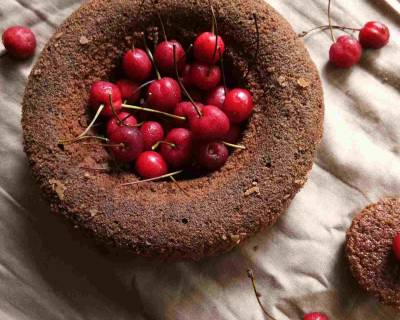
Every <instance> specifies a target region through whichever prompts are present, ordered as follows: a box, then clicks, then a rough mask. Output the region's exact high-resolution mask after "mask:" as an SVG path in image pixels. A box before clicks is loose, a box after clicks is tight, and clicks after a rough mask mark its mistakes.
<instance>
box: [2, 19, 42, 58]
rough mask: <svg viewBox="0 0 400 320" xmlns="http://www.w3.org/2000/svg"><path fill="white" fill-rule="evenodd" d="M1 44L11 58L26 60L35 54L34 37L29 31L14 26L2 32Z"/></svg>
mask: <svg viewBox="0 0 400 320" xmlns="http://www.w3.org/2000/svg"><path fill="white" fill-rule="evenodd" d="M3 44H4V47H5V48H6V50H7V52H8V53H9V54H10V55H11V56H12V57H14V58H17V59H27V58H29V57H31V56H33V54H34V53H35V49H36V37H35V35H34V34H33V32H32V31H31V29H29V28H26V27H22V26H14V27H10V28H8V29H6V31H4V33H3Z"/></svg>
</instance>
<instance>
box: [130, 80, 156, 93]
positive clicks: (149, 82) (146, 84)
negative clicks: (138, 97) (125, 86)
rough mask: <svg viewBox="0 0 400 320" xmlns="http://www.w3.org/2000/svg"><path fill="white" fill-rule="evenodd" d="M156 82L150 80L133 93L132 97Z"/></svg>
mask: <svg viewBox="0 0 400 320" xmlns="http://www.w3.org/2000/svg"><path fill="white" fill-rule="evenodd" d="M154 81H156V80H149V81H147V82H145V83H143V84H141V85H140V86H139V87H138V88H137V89H136V90H135V91H133V93H132V95H135V94H136V93H137V92H139V91H140V90H142V89H143V88H144V87H146V86H148V85H149V84H151V83H153V82H154Z"/></svg>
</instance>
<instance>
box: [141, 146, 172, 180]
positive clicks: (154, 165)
mask: <svg viewBox="0 0 400 320" xmlns="http://www.w3.org/2000/svg"><path fill="white" fill-rule="evenodd" d="M135 169H136V172H137V173H138V174H139V175H140V176H141V177H142V178H144V179H152V178H157V177H161V176H163V175H165V174H166V173H167V172H168V165H167V163H166V162H165V160H164V159H163V157H162V156H161V155H160V154H159V153H158V152H155V151H145V152H143V153H141V154H140V155H139V157H138V158H137V160H136V164H135Z"/></svg>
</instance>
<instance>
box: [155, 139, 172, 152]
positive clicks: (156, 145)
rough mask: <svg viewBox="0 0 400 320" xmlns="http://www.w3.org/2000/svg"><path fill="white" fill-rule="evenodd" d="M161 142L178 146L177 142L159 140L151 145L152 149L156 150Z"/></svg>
mask: <svg viewBox="0 0 400 320" xmlns="http://www.w3.org/2000/svg"><path fill="white" fill-rule="evenodd" d="M160 144H167V145H169V146H171V147H172V148H175V147H176V144H175V143H172V142H169V141H158V142H156V143H155V144H154V145H153V146H152V147H151V150H153V151H154V150H156V149H157V148H158V146H159V145H160Z"/></svg>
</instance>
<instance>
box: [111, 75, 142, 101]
mask: <svg viewBox="0 0 400 320" xmlns="http://www.w3.org/2000/svg"><path fill="white" fill-rule="evenodd" d="M115 84H116V85H117V86H118V88H119V90H120V91H121V97H122V100H124V101H125V100H126V101H127V102H128V103H130V104H134V103H136V102H138V101H139V99H140V89H139V85H138V84H137V83H136V82H133V81H131V80H128V79H121V80H118V81H117V82H116V83H115Z"/></svg>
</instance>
